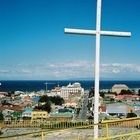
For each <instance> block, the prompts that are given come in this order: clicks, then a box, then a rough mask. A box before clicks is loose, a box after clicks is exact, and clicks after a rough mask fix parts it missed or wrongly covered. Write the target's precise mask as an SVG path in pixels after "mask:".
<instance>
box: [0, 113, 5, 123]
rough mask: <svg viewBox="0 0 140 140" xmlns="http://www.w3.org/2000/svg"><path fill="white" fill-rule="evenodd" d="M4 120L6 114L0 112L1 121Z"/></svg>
mask: <svg viewBox="0 0 140 140" xmlns="http://www.w3.org/2000/svg"><path fill="white" fill-rule="evenodd" d="M3 120H4V116H3V114H2V112H0V121H3Z"/></svg>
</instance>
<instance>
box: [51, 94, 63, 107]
mask: <svg viewBox="0 0 140 140" xmlns="http://www.w3.org/2000/svg"><path fill="white" fill-rule="evenodd" d="M49 100H50V101H51V102H52V103H54V104H55V105H62V104H63V103H64V99H63V98H62V97H60V96H54V97H49Z"/></svg>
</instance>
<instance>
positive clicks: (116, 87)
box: [112, 84, 128, 94]
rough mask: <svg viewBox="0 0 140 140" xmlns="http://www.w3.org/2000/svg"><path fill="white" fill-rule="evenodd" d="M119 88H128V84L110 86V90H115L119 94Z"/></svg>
mask: <svg viewBox="0 0 140 140" xmlns="http://www.w3.org/2000/svg"><path fill="white" fill-rule="evenodd" d="M121 90H128V86H127V85H125V84H115V85H114V86H113V87H112V92H116V93H117V94H119V93H120V92H121Z"/></svg>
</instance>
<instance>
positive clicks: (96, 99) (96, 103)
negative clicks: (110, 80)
mask: <svg viewBox="0 0 140 140" xmlns="http://www.w3.org/2000/svg"><path fill="white" fill-rule="evenodd" d="M96 18H97V20H96V54H95V86H94V88H95V94H94V98H93V99H94V111H93V113H94V124H97V123H98V113H99V78H100V28H101V0H98V1H97V15H96ZM94 138H95V139H96V138H98V125H95V126H94Z"/></svg>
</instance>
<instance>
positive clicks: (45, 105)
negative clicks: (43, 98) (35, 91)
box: [35, 102, 51, 113]
mask: <svg viewBox="0 0 140 140" xmlns="http://www.w3.org/2000/svg"><path fill="white" fill-rule="evenodd" d="M35 109H37V110H43V111H47V112H48V113H50V112H51V104H50V103H49V102H46V103H45V104H44V105H40V106H36V107H35Z"/></svg>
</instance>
